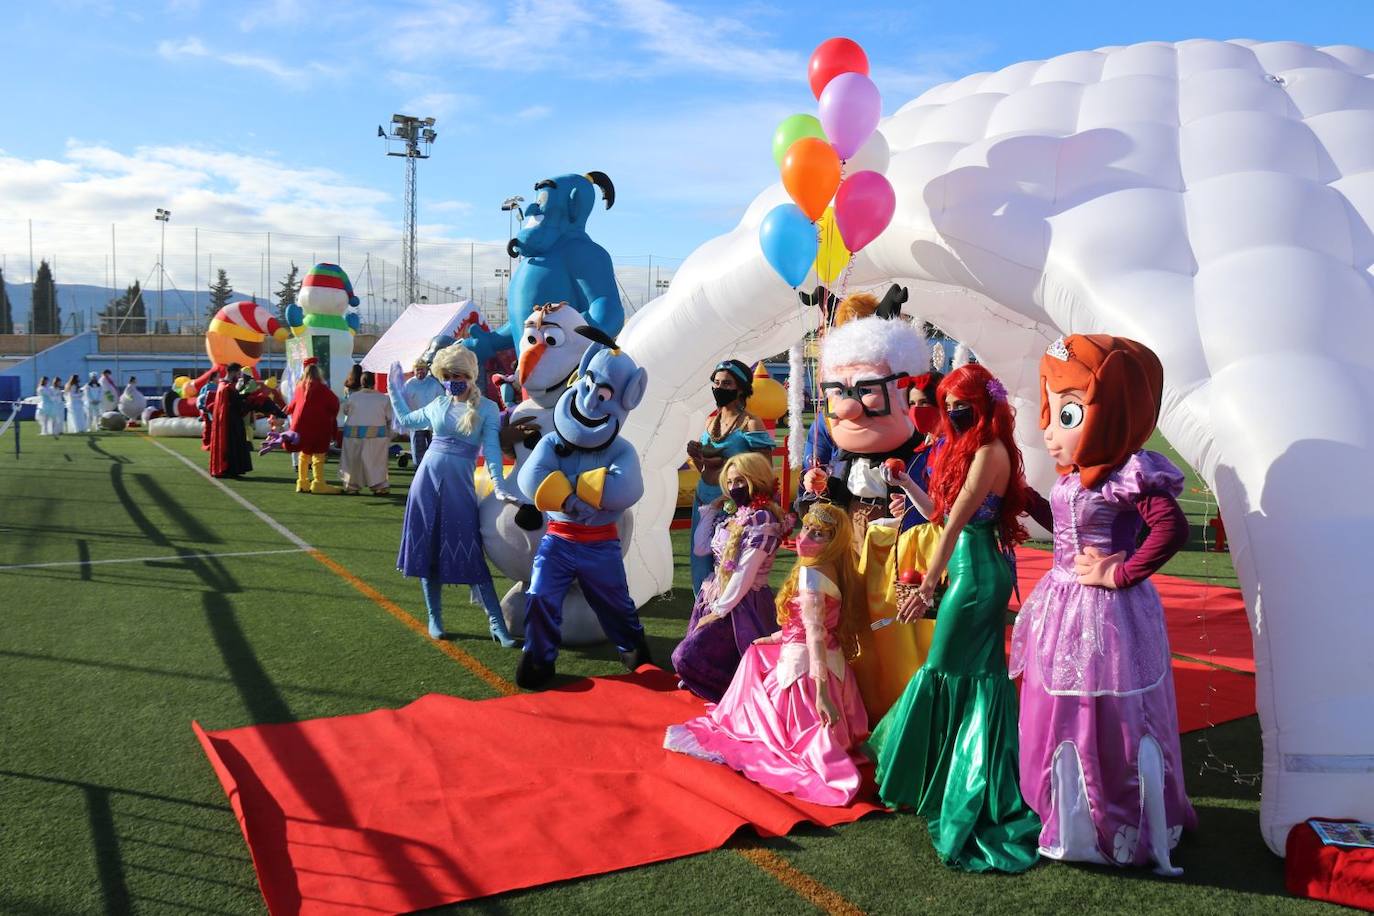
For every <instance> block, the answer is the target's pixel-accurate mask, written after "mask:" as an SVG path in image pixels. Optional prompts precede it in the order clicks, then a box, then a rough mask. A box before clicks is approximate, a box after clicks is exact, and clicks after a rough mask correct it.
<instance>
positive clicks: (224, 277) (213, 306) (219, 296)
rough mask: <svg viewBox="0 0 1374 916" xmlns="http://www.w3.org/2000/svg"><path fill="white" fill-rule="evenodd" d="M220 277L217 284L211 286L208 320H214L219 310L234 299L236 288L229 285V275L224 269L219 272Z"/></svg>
mask: <svg viewBox="0 0 1374 916" xmlns="http://www.w3.org/2000/svg"><path fill="white" fill-rule="evenodd" d="M218 274H219V276H217V277H216V278H215V282H214V283H212V284H210V311H209V313H208V314H206V316H205V317H206V318H214V317H215V315H216V314H218V312H219V310H220V309H222V308H224V307H225V306H226V305H228V304H229V300H230V299H232V298H234V287H232V286H230V285H229V275H228V274H226V273H225V272H224V268H222V267H221V268H220V269H219V271H218Z"/></svg>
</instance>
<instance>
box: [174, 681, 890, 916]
mask: <svg viewBox="0 0 1374 916" xmlns="http://www.w3.org/2000/svg"><path fill="white" fill-rule="evenodd" d="M675 686H676V679H675V678H674V677H673V676H672V675H671V674H668V673H666V672H663V671H660V670H658V669H650V668H644V669H641V671H640V672H639V673H636V674H633V675H622V676H619V677H609V678H593V679H591V680H587V681H580V682H578V683H576V684H572V685H569V686H567V687H565V688H563V689H561V690H555V691H548V692H545V693H540V694H524V695H519V696H511V697H503V698H500V699H492V700H482V701H471V700H460V699H457V698H455V697H449V696H441V695H438V694H431V695H429V696H425V697H421V698H420V699H419V700H416V701H415V702H414V703H411V704H410V705H409V706H406V707H404V708H402V709H398V710H379V711H377V712H371V713H365V714H363V715H356V716H344V717H340V718H335V719H315V720H312V721H308V722H298V723H291V724H283V725H263V726H252V727H248V728H238V729H232V730H229V731H222V732H208V733H207V732H205V731H203V730H202V729H201V728H200V726H199V724H195V725H194V727H195V731H196V734H197V736H198V737H199V738H200V741H201V744H202V746H203V747H204V748H205V752H206V754H207V755H208V756H209V758H210V762H211V764H212V765H213V766H214V768H215V773H216V775H217V776H218V777H219V780H220V783H221V785H222V786H223V787H224V791H225V794H226V795H227V796H228V797H229V800H230V803H231V805H232V806H233V809H234V813H235V815H236V816H237V817H238V819H239V824H240V826H241V827H242V829H243V834H244V837H245V839H246V840H247V841H248V847H249V850H250V851H251V853H252V856H253V866H254V868H255V869H256V870H257V874H258V883H259V884H260V885H261V887H262V892H263V897H264V898H266V900H267V905H268V908H269V909H270V910H271V912H272V913H274V914H278V916H280V914H288V913H388V912H406V911H410V910H416V909H422V908H425V907H432V906H438V905H440V904H444V903H450V902H454V901H459V900H470V899H473V898H475V897H483V896H487V895H490V894H499V893H502V892H504V891H510V890H515V889H517V888H524V887H534V886H536V885H541V884H548V883H550V882H553V881H561V880H564V879H568V878H577V877H581V876H584V875H595V874H602V873H605V872H609V871H614V870H617V869H622V868H629V867H632V866H635V865H644V864H647V863H650V862H659V861H663V860H665V859H672V858H676V857H678V856H685V855H691V854H693V853H699V852H705V851H707V850H711V849H715V848H717V847H719V846H720V845H721V844H723V843H724V842H725V841H726V840H727V839H729V838H730V836H731V835H732V834H734V833H735V832H736V831H737V830H739V829H740V828H741V827H746V826H748V827H752V828H753V829H754V830H755V831H756V832H757V833H759V834H760V835H762V836H781V835H783V834H785V833H787V832H788V831H789V830H791V829H792V828H793V827H794V826H796V825H797V824H798V823H800V822H802V821H811V822H813V823H816V824H820V825H823V826H834V825H836V824H843V823H849V822H852V821H855V820H857V819H858V818H860V817H862V816H863V815H865V814H868V813H870V812H872V811H877V810H881V809H879V808H877V807H876V806H874V805H872V804H869V803H866V802H860V803H856V804H855V805H854V806H852V807H850V808H843V809H837V808H823V807H820V806H816V805H810V804H807V803H805V802H800V801H798V800H796V799H794V798H791V797H790V796H783V795H776V794H774V793H772V792H770V791H768V790H766V789H762V788H760V787H758V786H757V785H755V784H754V783H752V782H750V781H749V780H747V779H745V778H743V777H742V776H740V775H738V774H736V773H735V772H734V771H732V770H729V769H727V768H726V767H723V766H717V765H714V764H710V763H705V762H703V761H700V760H694V759H692V758H689V757H684V756H682V755H680V754H673V753H668V752H665V751H664V750H663V749H662V740H663V730H664V728H666V727H667V726H668V725H670V724H673V723H676V722H682V721H684V720H686V719H689V718H691V717H692V716H694V715H698V714H700V713H701V711H702V703H701V701H699V700H697V699H695V698H693V697H692V696H690V695H689V694H687V693H685V692H683V691H678V690H676V689H675Z"/></svg>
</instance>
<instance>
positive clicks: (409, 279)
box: [377, 114, 439, 305]
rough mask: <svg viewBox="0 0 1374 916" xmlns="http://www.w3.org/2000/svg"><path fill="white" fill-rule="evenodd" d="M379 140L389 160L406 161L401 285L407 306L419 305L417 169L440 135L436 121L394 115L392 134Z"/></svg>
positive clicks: (380, 133) (379, 133)
mask: <svg viewBox="0 0 1374 916" xmlns="http://www.w3.org/2000/svg"><path fill="white" fill-rule="evenodd" d="M377 136H379V137H381V138H383V139H384V140H386V141H387V153H386V154H387V155H388V156H402V157H404V158H405V161H406V188H405V235H404V236H403V237H402V239H401V274H402V278H401V282H402V283H403V284H404V287H403V291H404V293H405V304H406V305H410V304H411V303H413V302H415V283H416V266H417V265H416V256H415V211H416V200H415V166H416V163H417V162H418V161H419V160H421V159H428V158H429V149H430V146H431V144H433V143H434V140H435V138H437V137H438V136H439V135H438V134H437V133H435V132H434V119H433V118H417V117H415V116H413V115H403V114H394V115H392V116H391V133H390V134H388V133H387V132H386V131H385V130H383V129H382V128H381V127H380V126H378V128H377ZM393 141H395V142H399V143H400V145H401V148H400V149H399V150H396V149H392V148H391V147H392V142H393Z"/></svg>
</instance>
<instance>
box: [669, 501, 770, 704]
mask: <svg viewBox="0 0 1374 916" xmlns="http://www.w3.org/2000/svg"><path fill="white" fill-rule="evenodd" d="M736 529H739V530H738V531H736ZM736 534H738V535H739V541H738V545H737V547H736V549H735V552H734V556H726V553H727V551H728V550H729V545H730V541H731V539H732V537H734V536H735V535H736ZM781 540H782V525H781V524H780V523H779V522H778V520H777V519H776V518H774V517H773V513H771V512H769V511H768V510H767V509H760V508H753V507H750V506H741V507H740V508H739V509H737V510H736V511H735V512H734V513H733V514H726V513H724V512H722V511H721V510H720V509H717V508H716V507H715V506H711V505H708V506H703V507H702V509H701V524H700V525H698V526H697V530H696V532H695V533H694V535H693V544H692V551H693V553H694V554H695V555H697V556H710V555H712V554H714V556H715V559H716V565H715V570H714V571H713V572H712V573H711V575H710V576H708V577H707V578H706V581H705V582H703V583H702V586H701V591H700V592H699V593H697V599H696V604H695V605H693V607H692V619H691V620H689V621H688V623H687V635H686V636H685V637H684V638H683V640H682V642H680V643H678V646H677V648H676V649H674V650H673V670H674V671H676V672H677V676H678V678H679V680H681V681H682V686H684V687H686V688H687V689H688V690H690V691H692V693H695V694H696V695H697V696H699V697H701V698H702V699H705V700H710V701H711V702H713V703H716V702H719V701H720V698H721V696H722V695H723V694H724V693H725V690H726V688H727V687H729V686H730V681H731V679H732V678H734V676H735V669H736V668H738V667H739V662H740V658H741V657H742V656H743V655H744V652H745V650H746V649H748V648H749V646H750V645H751V644H753V642H754V640H756V639H758V638H759V637H760V636H767V635H769V634H770V633H775V632H777V629H778V621H777V609H776V608H775V607H774V605H773V590H772V589H771V588H769V587H768V574H769V573H770V572H771V571H772V569H773V557H774V555H776V554H777V552H778V544H779V543H780V542H781ZM722 582H723V583H724V584H723V585H722ZM706 614H721V615H723V616H724V619H723V620H716V621H713V622H711V623H708V624H707V625H706V626H704V627H701V628H700V629H698V628H697V623H698V622H699V621H700V620H701V618H702V617H703V616H704V615H706Z"/></svg>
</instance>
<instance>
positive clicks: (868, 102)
mask: <svg viewBox="0 0 1374 916" xmlns="http://www.w3.org/2000/svg"><path fill="white" fill-rule="evenodd" d="M820 115H821V126H822V127H823V128H825V135H826V136H827V137H828V138H830V144H831V145H832V146H834V147H835V152H837V153H839V154H840V158H841V159H848V158H849V157H850V156H852V155H854V154H855V153H857V152H858V151H859V147H861V146H863V145H864V141H865V140H867V139H868V137H869V134H871V133H873V131H874V130H875V129H876V128H877V126H878V119H879V118H881V117H882V115H883V99H882V96H880V95H879V94H878V87H877V86H875V85H873V80H871V79H869V78H868V77H866V76H864V75H863V74H862V73H841V74H840V75H839V76H837V77H835V78H834V79H832V80H831V81H830V82H828V83H826V84H825V89H824V90H823V91H822V92H821V104H820ZM851 250H852V249H851Z"/></svg>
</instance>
